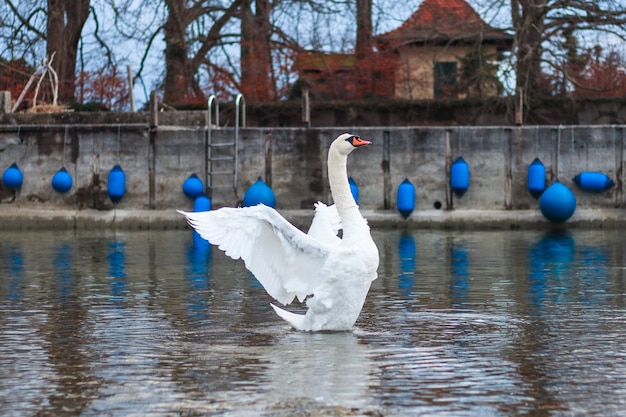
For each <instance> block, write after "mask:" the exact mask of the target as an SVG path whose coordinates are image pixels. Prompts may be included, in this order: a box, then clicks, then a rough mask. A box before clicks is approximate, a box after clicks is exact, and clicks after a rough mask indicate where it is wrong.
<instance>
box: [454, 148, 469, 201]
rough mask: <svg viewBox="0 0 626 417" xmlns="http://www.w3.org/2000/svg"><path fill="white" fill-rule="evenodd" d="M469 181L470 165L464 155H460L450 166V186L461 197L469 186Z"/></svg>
mask: <svg viewBox="0 0 626 417" xmlns="http://www.w3.org/2000/svg"><path fill="white" fill-rule="evenodd" d="M469 182H470V172H469V165H467V162H465V159H463V157H462V156H459V157H458V158H457V159H456V161H454V163H453V164H452V166H451V167H450V188H451V189H452V191H453V192H454V193H455V194H456V195H457V196H458V197H459V198H461V197H463V194H465V192H466V191H467V189H468V188H469Z"/></svg>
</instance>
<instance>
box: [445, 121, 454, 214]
mask: <svg viewBox="0 0 626 417" xmlns="http://www.w3.org/2000/svg"><path fill="white" fill-rule="evenodd" d="M450 132H451V130H450V129H446V210H452V205H453V202H452V187H451V186H450V169H451V168H452V143H451V139H450Z"/></svg>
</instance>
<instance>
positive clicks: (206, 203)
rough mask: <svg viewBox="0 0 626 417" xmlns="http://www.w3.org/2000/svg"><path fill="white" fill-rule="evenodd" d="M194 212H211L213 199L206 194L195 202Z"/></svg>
mask: <svg viewBox="0 0 626 417" xmlns="http://www.w3.org/2000/svg"><path fill="white" fill-rule="evenodd" d="M193 211H196V212H197V211H211V199H210V198H209V197H207V196H206V195H204V194H201V195H199V196H198V197H197V198H196V199H195V200H194V201H193Z"/></svg>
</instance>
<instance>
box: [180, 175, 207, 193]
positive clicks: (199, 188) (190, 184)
mask: <svg viewBox="0 0 626 417" xmlns="http://www.w3.org/2000/svg"><path fill="white" fill-rule="evenodd" d="M203 192H204V184H202V180H201V179H200V178H198V176H197V175H196V174H191V175H190V176H189V178H187V179H186V180H185V182H184V183H183V193H184V194H185V195H186V196H187V197H188V198H191V199H194V198H196V197H198V196H200V194H202V193H203Z"/></svg>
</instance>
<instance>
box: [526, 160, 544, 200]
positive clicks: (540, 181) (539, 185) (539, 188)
mask: <svg viewBox="0 0 626 417" xmlns="http://www.w3.org/2000/svg"><path fill="white" fill-rule="evenodd" d="M545 189H546V167H545V166H543V163H542V162H541V160H540V159H539V158H535V160H534V161H533V162H532V163H531V164H530V165H529V166H528V192H530V195H532V196H533V197H535V198H539V196H541V193H543V190H545Z"/></svg>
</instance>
